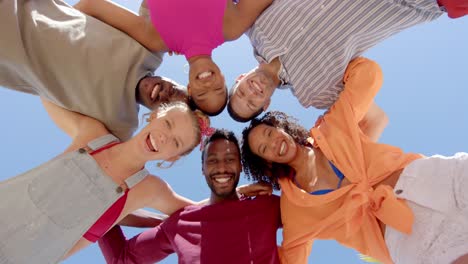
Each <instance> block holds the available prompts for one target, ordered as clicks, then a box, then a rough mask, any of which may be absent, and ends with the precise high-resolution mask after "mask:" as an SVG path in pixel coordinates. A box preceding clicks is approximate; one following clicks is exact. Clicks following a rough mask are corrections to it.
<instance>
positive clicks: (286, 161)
mask: <svg viewBox="0 0 468 264" xmlns="http://www.w3.org/2000/svg"><path fill="white" fill-rule="evenodd" d="M343 82H344V85H345V88H344V90H343V92H342V93H341V94H340V97H339V99H338V100H337V102H336V103H335V104H334V105H333V106H332V107H331V108H330V109H329V110H328V111H327V112H326V113H325V114H324V116H323V117H321V118H319V119H318V121H317V122H316V125H315V126H314V127H313V128H312V129H311V130H310V133H308V132H307V130H306V129H304V128H303V127H301V126H299V125H298V124H297V123H296V122H295V121H294V120H293V119H292V118H290V117H289V116H287V115H286V114H284V113H281V112H269V113H267V114H266V115H265V116H263V117H262V118H260V119H255V120H254V121H252V122H251V124H250V126H249V127H248V128H246V129H245V130H244V131H243V143H242V155H243V158H242V161H243V165H244V172H245V173H246V175H247V176H248V177H250V178H253V179H255V180H266V181H269V182H271V183H272V184H274V185H275V186H276V187H278V186H280V187H281V191H282V193H281V215H282V221H283V225H284V228H283V237H284V239H283V243H282V249H281V255H282V256H281V258H282V263H307V257H308V255H309V253H310V250H311V246H312V242H313V240H314V239H335V240H337V241H338V242H339V243H341V244H342V245H345V246H347V247H351V248H354V249H356V250H357V251H359V252H361V253H362V254H365V255H368V256H371V257H373V258H375V259H377V260H379V261H382V262H383V263H393V262H395V263H451V262H453V261H454V260H456V259H457V258H458V257H460V256H461V255H463V254H466V253H467V252H468V249H467V248H466V245H467V243H468V232H467V231H466V230H468V229H467V228H468V221H467V219H468V194H467V192H466V191H464V190H466V189H467V188H468V154H466V153H458V154H456V155H455V156H453V157H442V156H432V157H425V156H423V155H420V154H413V153H404V152H403V151H402V150H401V149H399V148H397V147H394V146H390V145H386V144H380V143H376V142H375V139H376V137H375V136H376V134H375V133H374V132H375V131H374V132H372V128H370V131H371V134H372V138H371V137H369V136H368V135H366V133H365V132H363V129H362V124H360V122H361V120H362V119H363V117H364V115H366V113H367V112H368V110H369V108H372V107H373V99H374V96H375V95H376V93H377V92H378V90H379V89H380V86H381V84H382V73H381V70H380V68H379V66H378V65H377V64H376V63H375V62H372V61H370V60H367V59H364V58H358V59H355V60H354V61H352V62H351V63H350V64H349V65H348V68H347V70H346V72H345V75H344V79H343ZM371 127H372V126H371ZM379 131H381V130H380V128H379V129H377V134H380V132H379ZM373 133H374V134H373Z"/></svg>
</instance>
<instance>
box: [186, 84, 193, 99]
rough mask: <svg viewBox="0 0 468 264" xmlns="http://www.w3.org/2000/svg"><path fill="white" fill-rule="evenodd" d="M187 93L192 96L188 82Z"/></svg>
mask: <svg viewBox="0 0 468 264" xmlns="http://www.w3.org/2000/svg"><path fill="white" fill-rule="evenodd" d="M187 95H188V96H189V97H191V96H192V88H191V87H190V83H189V84H187Z"/></svg>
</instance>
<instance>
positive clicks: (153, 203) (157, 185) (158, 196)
mask: <svg viewBox="0 0 468 264" xmlns="http://www.w3.org/2000/svg"><path fill="white" fill-rule="evenodd" d="M150 179H151V181H150V182H149V183H150V184H151V186H148V187H149V188H150V189H151V191H150V193H154V195H153V196H152V197H151V199H150V200H149V203H148V204H147V205H146V207H150V208H153V209H156V210H158V211H160V212H162V213H164V214H167V215H171V214H172V213H174V212H175V211H178V210H180V209H182V208H184V207H185V206H187V205H193V204H195V202H194V201H192V200H190V199H187V198H185V197H183V196H181V195H179V194H177V193H176V192H174V191H173V190H172V188H171V186H170V185H169V184H168V183H167V182H165V181H163V180H162V179H160V178H158V177H155V176H153V177H151V178H150Z"/></svg>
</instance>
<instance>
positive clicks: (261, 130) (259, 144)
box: [248, 124, 298, 164]
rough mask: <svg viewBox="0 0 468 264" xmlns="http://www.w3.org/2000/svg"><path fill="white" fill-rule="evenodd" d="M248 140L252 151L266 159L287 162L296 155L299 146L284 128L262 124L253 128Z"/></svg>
mask: <svg viewBox="0 0 468 264" xmlns="http://www.w3.org/2000/svg"><path fill="white" fill-rule="evenodd" d="M248 141H249V146H250V148H251V149H252V152H253V153H254V154H256V155H257V156H260V157H262V158H263V159H265V160H268V161H272V162H277V163H286V164H287V163H290V162H291V161H293V159H294V158H295V157H296V153H297V148H298V146H297V145H296V142H294V139H293V138H292V137H291V136H289V135H288V134H287V133H286V132H285V131H284V130H282V129H277V128H274V127H272V126H268V125H264V124H261V125H259V126H257V127H255V128H254V129H252V131H251V132H250V133H249V137H248Z"/></svg>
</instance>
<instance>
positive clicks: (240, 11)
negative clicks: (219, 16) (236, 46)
mask: <svg viewBox="0 0 468 264" xmlns="http://www.w3.org/2000/svg"><path fill="white" fill-rule="evenodd" d="M272 2H273V0H239V1H238V3H237V4H234V3H233V1H231V0H228V6H227V13H228V15H225V18H224V33H225V38H226V40H235V39H238V38H239V37H240V36H242V34H244V32H245V31H247V29H249V28H250V27H251V26H252V25H253V24H254V22H255V20H256V19H257V17H258V16H259V15H260V14H261V13H262V12H263V10H265V9H266V8H267V7H268V6H269V5H270V4H271V3H272Z"/></svg>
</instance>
